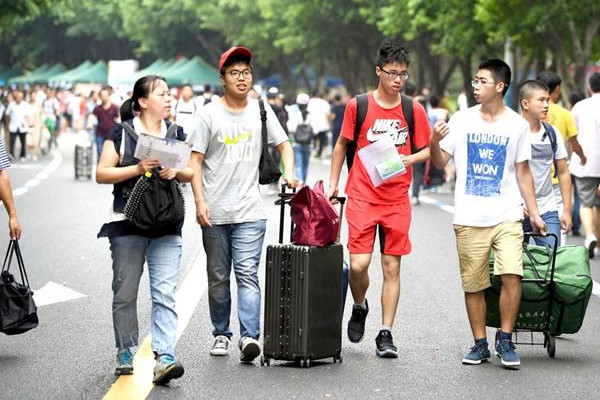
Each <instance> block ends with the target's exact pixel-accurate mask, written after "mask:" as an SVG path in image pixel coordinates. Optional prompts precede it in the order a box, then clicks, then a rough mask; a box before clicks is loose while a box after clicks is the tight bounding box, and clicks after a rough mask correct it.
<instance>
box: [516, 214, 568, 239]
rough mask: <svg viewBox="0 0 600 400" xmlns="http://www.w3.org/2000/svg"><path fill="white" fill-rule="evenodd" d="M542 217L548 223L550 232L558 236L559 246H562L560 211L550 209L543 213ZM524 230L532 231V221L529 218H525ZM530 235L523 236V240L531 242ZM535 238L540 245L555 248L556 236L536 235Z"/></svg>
mask: <svg viewBox="0 0 600 400" xmlns="http://www.w3.org/2000/svg"><path fill="white" fill-rule="evenodd" d="M542 219H543V220H544V222H545V223H546V226H547V228H548V233H553V234H555V235H556V237H557V238H558V243H557V246H560V218H559V216H558V211H548V212H545V213H543V214H542ZM523 232H531V222H530V221H529V218H525V219H524V220H523ZM529 237H530V236H529V235H525V236H523V241H524V242H525V243H529ZM533 240H534V241H535V244H537V245H538V246H546V245H548V246H550V247H552V248H554V238H553V237H551V236H545V237H544V236H534V237H533Z"/></svg>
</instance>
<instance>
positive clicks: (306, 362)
mask: <svg viewBox="0 0 600 400" xmlns="http://www.w3.org/2000/svg"><path fill="white" fill-rule="evenodd" d="M305 366H306V368H310V358H307V359H306V361H305Z"/></svg>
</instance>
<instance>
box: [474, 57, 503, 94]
mask: <svg viewBox="0 0 600 400" xmlns="http://www.w3.org/2000/svg"><path fill="white" fill-rule="evenodd" d="M478 69H485V70H486V71H490V72H491V73H492V76H493V77H494V81H496V82H502V83H504V90H502V96H503V97H504V95H505V94H506V92H507V91H508V87H509V86H510V78H511V73H510V67H509V66H508V64H507V63H505V62H504V61H502V60H500V59H498V58H493V59H491V60H486V61H484V62H482V63H481V64H479V68H478Z"/></svg>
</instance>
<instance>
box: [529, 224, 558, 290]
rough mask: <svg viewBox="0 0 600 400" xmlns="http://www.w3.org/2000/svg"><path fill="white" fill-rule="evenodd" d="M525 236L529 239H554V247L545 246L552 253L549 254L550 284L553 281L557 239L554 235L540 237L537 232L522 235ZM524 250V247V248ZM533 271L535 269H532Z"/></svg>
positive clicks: (548, 234)
mask: <svg viewBox="0 0 600 400" xmlns="http://www.w3.org/2000/svg"><path fill="white" fill-rule="evenodd" d="M524 235H525V236H529V237H534V236H536V237H548V236H550V237H552V238H553V239H554V246H553V247H550V246H549V245H548V246H547V247H548V248H550V250H551V251H552V254H550V260H551V261H550V282H553V281H554V267H555V264H556V251H557V250H558V237H557V236H556V235H555V234H554V233H547V234H545V235H542V234H541V233H539V232H525V233H524ZM524 249H525V247H524ZM534 270H535V268H534Z"/></svg>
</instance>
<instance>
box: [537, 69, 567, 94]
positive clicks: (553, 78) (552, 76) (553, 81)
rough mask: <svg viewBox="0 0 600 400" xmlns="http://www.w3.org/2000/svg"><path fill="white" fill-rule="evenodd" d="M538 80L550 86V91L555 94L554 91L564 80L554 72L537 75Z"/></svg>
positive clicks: (541, 72) (542, 72) (543, 72)
mask: <svg viewBox="0 0 600 400" xmlns="http://www.w3.org/2000/svg"><path fill="white" fill-rule="evenodd" d="M537 79H539V80H540V81H542V82H544V83H545V84H546V85H547V86H548V91H549V92H550V93H552V92H554V90H555V89H556V88H557V87H558V86H559V85H560V84H561V83H562V79H561V78H560V75H558V74H557V73H556V72H554V71H548V70H546V71H540V73H538V74H537Z"/></svg>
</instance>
